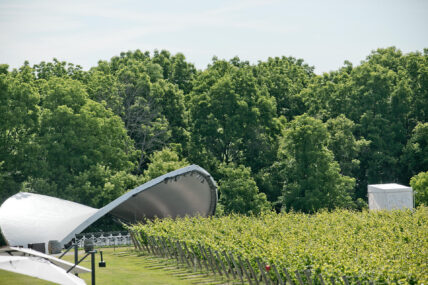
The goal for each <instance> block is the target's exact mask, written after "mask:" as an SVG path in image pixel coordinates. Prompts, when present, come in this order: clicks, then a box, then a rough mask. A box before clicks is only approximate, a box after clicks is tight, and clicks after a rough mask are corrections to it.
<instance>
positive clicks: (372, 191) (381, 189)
mask: <svg viewBox="0 0 428 285" xmlns="http://www.w3.org/2000/svg"><path fill="white" fill-rule="evenodd" d="M367 192H368V197H369V209H370V210H393V209H405V208H408V209H413V190H412V187H408V186H403V185H400V184H396V183H390V184H372V185H369V186H368V189H367Z"/></svg>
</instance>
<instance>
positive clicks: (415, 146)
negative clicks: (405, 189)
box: [401, 122, 428, 177]
mask: <svg viewBox="0 0 428 285" xmlns="http://www.w3.org/2000/svg"><path fill="white" fill-rule="evenodd" d="M401 162H402V164H404V165H405V167H406V168H405V171H406V174H407V175H406V176H410V177H411V176H414V175H416V174H417V173H419V172H422V171H426V170H427V169H428V122H427V123H419V124H417V125H416V127H415V128H414V130H413V133H412V136H411V138H410V139H409V141H408V142H407V145H406V147H405V149H404V152H403V155H402V157H401Z"/></svg>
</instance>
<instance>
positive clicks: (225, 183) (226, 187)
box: [219, 163, 270, 215]
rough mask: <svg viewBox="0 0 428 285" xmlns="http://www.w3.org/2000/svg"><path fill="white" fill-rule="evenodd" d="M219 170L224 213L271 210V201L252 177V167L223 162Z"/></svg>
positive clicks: (256, 212)
mask: <svg viewBox="0 0 428 285" xmlns="http://www.w3.org/2000/svg"><path fill="white" fill-rule="evenodd" d="M219 172H220V173H221V175H222V178H221V179H220V181H219V185H220V186H219V192H220V203H221V205H223V208H224V213H225V214H231V213H238V214H248V215H251V214H254V215H258V214H260V213H261V212H263V211H267V210H270V203H269V202H268V201H267V199H266V195H265V194H264V193H259V189H258V187H257V185H256V182H255V181H254V179H253V178H252V174H251V169H249V168H248V167H245V166H243V165H239V166H236V165H234V164H233V163H231V164H222V165H221V166H220V169H219Z"/></svg>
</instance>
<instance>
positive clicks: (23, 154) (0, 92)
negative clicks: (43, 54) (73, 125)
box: [0, 65, 40, 201]
mask: <svg viewBox="0 0 428 285" xmlns="http://www.w3.org/2000/svg"><path fill="white" fill-rule="evenodd" d="M39 99H40V96H39V93H38V92H37V89H36V88H35V86H34V76H33V73H32V69H31V68H30V67H29V66H28V65H25V66H23V67H22V68H21V71H20V72H14V73H8V71H7V66H5V65H3V66H2V67H1V72H0V177H1V178H0V183H1V184H0V188H1V189H2V190H1V191H0V193H1V194H0V201H3V199H5V198H7V197H9V196H10V195H12V194H14V193H15V192H17V191H18V190H19V187H20V183H21V182H22V181H24V180H25V179H26V178H27V175H28V173H29V172H30V171H31V169H32V168H34V167H35V166H36V165H35V164H34V163H35V161H36V160H35V159H34V157H33V155H34V154H35V153H36V152H37V145H36V144H35V141H34V137H35V135H36V134H37V131H38V126H39V110H40V109H39V107H38V103H39Z"/></svg>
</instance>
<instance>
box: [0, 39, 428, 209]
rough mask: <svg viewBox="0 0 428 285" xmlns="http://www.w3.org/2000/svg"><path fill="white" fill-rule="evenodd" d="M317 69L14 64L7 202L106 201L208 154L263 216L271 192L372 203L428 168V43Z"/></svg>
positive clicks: (6, 85)
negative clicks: (384, 187) (23, 194)
mask: <svg viewBox="0 0 428 285" xmlns="http://www.w3.org/2000/svg"><path fill="white" fill-rule="evenodd" d="M313 70H314V69H313V67H311V66H309V65H307V64H306V63H304V61H303V60H301V59H295V58H292V57H275V58H269V59H267V60H266V61H261V62H258V63H257V64H250V63H249V62H247V61H241V60H240V59H239V58H238V57H235V58H233V59H231V60H229V61H226V60H220V59H218V58H213V62H212V63H211V64H210V65H209V66H208V67H207V68H206V69H205V70H197V69H196V68H195V67H194V66H193V64H191V63H189V62H188V61H187V60H186V58H185V57H184V55H183V54H180V53H178V54H175V55H172V54H171V53H169V52H168V51H154V52H153V53H150V52H141V51H139V50H136V51H133V52H131V51H130V52H123V53H121V54H120V55H119V56H115V57H113V58H111V60H109V61H99V63H98V65H97V66H95V67H93V68H91V69H90V70H88V71H85V70H83V69H82V68H81V67H80V66H79V65H74V64H72V63H67V62H62V61H59V60H57V59H53V61H52V62H41V63H39V64H36V65H34V66H32V67H31V66H30V65H29V64H28V62H25V63H24V65H23V66H22V67H20V68H18V69H13V70H9V67H8V66H7V65H5V64H1V65H0V189H2V191H1V192H0V201H3V200H4V199H6V198H7V197H9V196H10V195H12V194H14V193H16V192H18V191H20V190H25V191H34V192H37V193H42V194H48V195H53V196H57V197H62V198H66V199H71V200H74V201H78V202H83V203H85V204H88V205H91V206H97V207H99V206H102V205H104V204H105V203H107V202H108V201H110V200H112V199H114V198H116V197H117V196H119V195H121V194H122V193H124V192H125V191H127V190H128V189H131V188H133V187H135V186H136V185H138V184H139V183H142V182H143V181H147V180H149V179H152V178H155V177H156V176H158V175H162V174H164V173H165V172H168V171H171V170H174V169H177V168H180V167H182V166H185V165H187V164H190V163H194V164H198V165H200V166H202V167H204V168H206V169H207V170H208V171H209V172H210V173H211V174H212V175H213V176H214V178H215V179H216V180H217V181H219V185H220V202H221V203H222V204H223V205H222V207H220V208H223V209H224V211H225V212H226V213H229V212H237V213H247V214H249V213H253V214H257V213H259V212H260V211H262V209H264V208H265V206H266V205H269V203H267V202H266V198H267V200H268V201H269V202H270V204H271V205H274V207H275V209H276V210H280V209H281V208H284V207H285V208H286V209H287V210H288V209H295V210H301V211H305V212H313V211H317V210H318V209H323V208H327V209H333V208H337V207H351V208H353V207H355V205H356V204H358V205H357V207H359V208H361V207H362V206H363V205H362V204H361V201H362V200H361V199H366V191H367V184H369V183H387V182H398V183H402V184H409V181H410V178H411V177H413V176H415V175H416V174H418V173H421V172H422V173H425V172H426V171H427V170H428V160H427V158H428V153H427V151H428V147H427V145H428V125H427V124H428V122H427V119H428V93H427V92H428V49H426V50H424V51H423V52H412V53H408V54H403V53H402V52H401V51H400V50H398V49H396V48H394V47H391V48H386V49H378V50H376V51H373V52H372V53H371V54H370V55H369V56H368V57H367V58H366V60H364V61H363V62H361V64H360V65H358V66H353V65H352V64H350V63H349V62H345V64H344V66H343V67H342V68H340V69H339V70H337V71H332V72H329V73H324V74H323V75H316V74H314V72H313ZM287 122H288V123H287ZM421 176H423V175H422V174H421ZM418 177H419V176H418ZM421 179H422V178H420V179H419V178H418V179H416V178H414V179H413V180H412V181H413V182H412V183H414V184H415V185H425V184H424V183H423V182H415V181H420V180H421ZM421 181H424V180H423V179H422V180H421ZM415 187H420V186H415ZM420 193H422V192H420ZM418 199H419V198H418ZM418 203H422V202H418Z"/></svg>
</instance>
